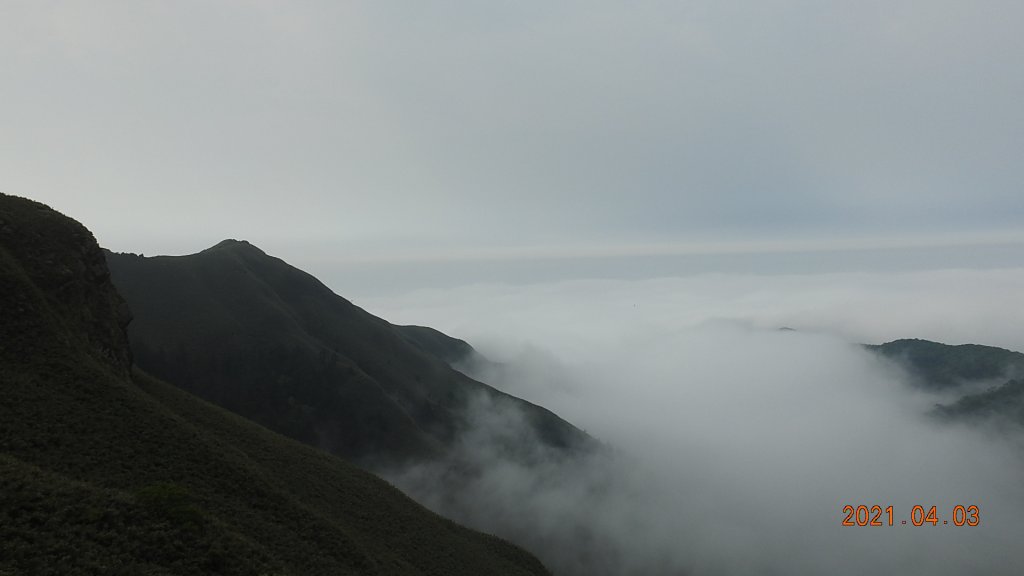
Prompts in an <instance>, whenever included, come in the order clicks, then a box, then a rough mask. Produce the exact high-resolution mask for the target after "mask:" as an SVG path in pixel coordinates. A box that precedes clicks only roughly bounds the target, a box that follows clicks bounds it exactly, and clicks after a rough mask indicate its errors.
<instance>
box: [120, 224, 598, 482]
mask: <svg viewBox="0 0 1024 576" xmlns="http://www.w3.org/2000/svg"><path fill="white" fill-rule="evenodd" d="M107 259H108V262H109V264H110V269H111V274H112V278H113V281H114V283H115V284H116V286H117V288H118V290H119V291H120V293H121V294H123V295H124V297H125V299H126V300H127V301H128V303H129V304H130V306H131V309H132V312H133V313H134V315H135V319H134V321H133V322H132V324H131V325H130V327H129V330H128V334H129V337H130V340H131V343H132V348H133V349H134V351H135V358H136V362H137V364H138V365H139V366H140V367H141V368H142V369H143V370H145V371H147V372H149V373H151V374H153V375H154V376H157V377H159V378H161V379H163V380H165V381H167V382H170V383H172V384H175V385H177V386H179V387H181V388H183V389H185V390H187V391H189V392H192V393H194V394H196V395H197V396H200V397H202V398H204V399H206V400H209V401H211V402H213V403H215V404H217V405H219V406H222V407H224V408H227V409H229V410H231V411H233V412H235V413H238V414H241V415H243V416H245V417H247V418H250V419H252V420H254V421H256V422H259V423H260V424H262V425H264V426H266V427H268V428H270V429H271V430H275V431H277V432H280V433H282V434H285V435H287V436H289V437H291V438H294V439H296V440H299V441H302V442H305V443H307V444H310V445H313V446H317V447H321V448H324V449H326V450H328V451H330V452H333V453H335V454H339V455H343V456H345V457H347V458H351V459H354V460H357V461H360V462H362V463H365V464H368V465H371V466H372V465H374V464H377V465H380V464H384V463H386V461H388V460H392V461H405V460H408V459H410V458H433V457H436V456H439V455H440V454H442V453H444V451H445V449H446V447H447V446H448V445H449V444H450V443H451V442H452V440H453V439H454V438H456V437H457V436H458V434H459V432H460V430H462V429H463V428H464V427H465V426H466V425H467V422H466V417H465V413H464V410H463V408H464V407H465V406H466V404H467V402H468V401H469V399H470V398H471V397H472V396H473V395H475V394H481V395H487V396H489V397H491V399H492V401H493V402H494V403H496V404H502V403H503V404H505V405H507V406H508V407H509V408H518V409H521V410H522V411H523V412H524V414H525V415H526V417H527V418H528V419H529V420H530V421H532V423H533V424H534V425H535V428H536V429H537V430H538V433H539V437H540V438H541V440H542V441H543V442H545V443H547V444H549V445H551V446H554V447H557V448H569V449H573V448H577V447H581V446H589V445H591V444H592V443H593V441H592V440H591V439H590V438H589V437H587V436H586V434H584V433H583V432H582V431H580V430H578V429H576V428H575V427H573V426H572V425H570V424H569V423H567V422H565V421H564V420H561V419H560V418H558V417H557V416H555V415H554V414H552V413H551V412H549V411H547V410H545V409H543V408H541V407H539V406H535V405H533V404H530V403H528V402H524V401H522V400H520V399H517V398H514V397H512V396H509V395H507V394H504V393H502V392H499V391H497V390H495V389H493V388H491V387H490V386H487V385H486V384H483V383H480V382H477V381H475V380H473V379H471V378H469V377H468V376H466V375H465V374H462V373H461V372H459V371H457V370H454V369H453V368H452V367H451V366H450V365H449V364H450V363H451V362H454V361H457V360H460V359H461V358H462V357H465V356H466V355H467V354H469V353H471V352H472V348H470V347H469V345H468V344H466V343H465V342H463V341H461V340H457V339H454V338H450V337H448V336H446V335H444V334H442V333H440V332H437V331H436V330H432V329H429V328H424V327H418V326H394V325H392V324H390V323H388V322H386V321H384V320H382V319H380V318H377V317H376V316H373V315H371V314H369V313H367V312H366V311H364V310H362V309H361V308H359V307H357V306H355V305H353V304H352V303H351V302H349V301H348V300H346V299H344V298H342V297H340V296H338V295H336V294H334V293H333V292H331V290H330V289H328V288H327V287H326V286H324V285H323V284H322V283H320V282H319V281H318V280H317V279H316V278H313V277H312V276H310V275H309V274H306V273H305V272H302V271H301V270H298V269H296V268H294V267H292V266H290V265H288V264H287V263H285V262H283V261H282V260H279V259H277V258H273V257H271V256H268V255H267V254H265V253H264V252H263V251H261V250H259V249H258V248H256V247H255V246H252V245H251V244H249V243H247V242H240V241H236V240H225V241H224V242H221V243H219V244H217V245H216V246H214V247H212V248H209V249H207V250H204V251H202V252H200V253H198V254H193V255H190V256H177V257H169V256H162V257H155V258H144V257H140V256H135V255H131V254H107Z"/></svg>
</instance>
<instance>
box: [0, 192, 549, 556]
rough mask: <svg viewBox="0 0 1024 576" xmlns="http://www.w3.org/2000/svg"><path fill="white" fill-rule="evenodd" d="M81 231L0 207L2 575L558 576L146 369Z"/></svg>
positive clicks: (11, 204) (8, 205)
mask: <svg viewBox="0 0 1024 576" xmlns="http://www.w3.org/2000/svg"><path fill="white" fill-rule="evenodd" d="M121 304H123V300H121V298H120V296H119V295H118V294H117V292H116V290H115V288H114V286H113V284H112V283H111V282H110V277H109V274H108V273H107V269H106V264H105V262H104V255H103V253H102V252H101V251H100V248H99V246H97V245H96V242H95V239H94V238H93V236H92V234H91V233H89V232H88V231H87V230H86V229H85V228H84V227H83V226H81V225H80V224H78V223H77V222H74V221H73V220H71V219H69V218H67V217H65V216H63V215H60V214H59V213H56V212H55V211H52V210H50V209H49V208H47V207H45V206H43V205H41V204H39V203H35V202H32V201H29V200H26V199H21V198H17V197H12V196H7V195H2V194H0V310H2V311H3V314H4V322H0V390H2V392H3V396H4V398H3V399H4V401H3V402H0V574H7V573H11V574H39V575H51V574H53V575H58V574H60V575H65V574H71V575H77V574H96V573H104V574H142V573H144V574H160V575H164V574H167V575H170V574H210V573H218V574H239V575H242V574H280V575H284V574H289V575H291V574H294V575H300V574H301V575H306V574H314V575H315V574H325V575H326V574H381V575H384V574H409V575H426V574H436V575H442V574H465V575H471V574H481V573H501V574H509V575H517V576H527V575H531V574H532V575H538V576H543V575H546V574H549V573H548V571H547V570H546V569H545V568H544V567H543V565H541V564H540V562H539V561H538V560H536V559H535V558H533V557H532V556H530V555H529V554H528V553H526V552H525V551H523V550H522V549H519V548H517V547H515V546H513V545H511V544H509V543H507V542H504V541H502V540H500V539H498V538H495V537H493V536H488V535H485V534H481V533H478V532H473V531H471V530H468V529H466V528H463V527H460V526H458V525H456V524H454V523H453V522H451V521H450V520H446V519H444V518H441V517H440V516H437V515H436V514H434V513H432V512H429V511H428V510H426V509H425V508H423V507H422V506H420V505H419V504H416V503H415V502H413V501H412V500H411V499H409V498H408V497H407V496H405V495H404V494H402V493H401V492H399V491H398V490H396V489H395V488H394V487H392V486H390V485H389V484H387V483H386V482H384V481H383V480H381V479H379V478H377V477H375V476H373V475H371V474H369V473H367V472H365V471H363V470H361V469H359V468H357V467H356V466H354V465H352V464H350V463H348V462H346V461H344V460H342V459H340V458H337V457H334V456H331V455H328V454H326V453H324V452H322V451H318V450H315V449H313V448H311V447H308V446H305V445H303V444H301V443H298V442H295V441H293V440H289V439H287V438H284V437H282V436H280V435H278V434H275V433H272V432H270V431H268V430H266V429H265V428H263V427H261V426H258V425H257V424H255V423H252V422H250V421H248V420H245V419H243V418H242V417H240V416H237V415H235V414H232V413H230V412H227V411H225V410H223V409H221V408H219V407H216V406H214V405H212V404H209V403H207V402H204V401H202V400H199V399H197V398H195V397H194V396H192V395H190V394H188V393H186V392H184V391H182V390H180V389H178V388H177V387H174V386H171V385H170V384H167V383H164V382H161V381H159V380H157V379H155V378H152V377H150V376H149V375H147V374H144V373H142V372H140V371H137V370H132V368H131V350H130V345H129V339H128V338H127V336H126V334H125V333H124V332H125V324H127V319H128V316H127V315H126V314H125V309H124V308H123V307H122V306H121Z"/></svg>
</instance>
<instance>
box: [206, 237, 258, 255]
mask: <svg viewBox="0 0 1024 576" xmlns="http://www.w3.org/2000/svg"><path fill="white" fill-rule="evenodd" d="M214 250H231V251H233V252H250V253H252V252H255V253H258V254H266V252H264V251H263V250H260V249H259V248H257V247H256V246H255V245H254V244H252V243H250V242H249V241H248V240H235V239H234V238H228V239H226V240H221V241H220V242H218V243H216V244H214V245H213V246H211V247H209V248H207V249H206V250H203V252H211V251H214Z"/></svg>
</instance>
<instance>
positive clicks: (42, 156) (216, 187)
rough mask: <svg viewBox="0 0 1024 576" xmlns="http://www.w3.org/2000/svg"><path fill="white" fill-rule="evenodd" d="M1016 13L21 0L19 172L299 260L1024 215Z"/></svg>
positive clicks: (854, 240) (868, 3) (2, 130)
mask: <svg viewBox="0 0 1024 576" xmlns="http://www.w3.org/2000/svg"><path fill="white" fill-rule="evenodd" d="M1022 27H1024V3H1021V2H1016V1H997V0H964V1H949V0H927V1H924V0H922V1H900V0H885V1H873V0H857V1H855V2H853V1H851V2H836V1H830V2H813V1H801V2H797V1H791V2H765V1H762V0H756V1H755V0H748V1H737V2H717V1H712V0H707V1H704V0H696V1H675V2H656V1H652V2H643V3H637V2H610V1H605V0H587V1H585V2H584V1H580V2H550V1H543V2H539V1H525V0H516V1H509V2H502V1H490V2H483V3H480V2H448V1H438V2H411V1H410V2H387V1H373V2H341V1H324V2H316V1H308V2H276V1H269V0H268V1H262V2H260V1H255V0H245V1H242V0H238V1H215V0H201V1H184V0H175V1H173V2H171V1H168V2H140V1H123V2H111V1H98V0H97V1H91V2H58V1H47V2H40V1H37V0H32V1H25V2H20V1H12V0H5V1H3V2H2V3H0V72H2V73H0V176H2V181H0V186H2V188H0V189H2V190H3V191H4V192H7V193H10V194H16V195H21V196H27V197H30V198H34V199H37V200H41V201H44V202H46V203H49V204H51V205H52V206H54V207H55V208H57V209H59V210H61V211H63V212H65V213H67V214H69V215H71V216H73V217H75V218H76V219H78V220H80V221H82V222H83V223H85V224H86V225H87V226H89V227H90V228H91V229H92V230H93V231H94V232H95V234H96V235H97V237H98V239H99V240H100V243H101V244H103V245H105V246H107V247H109V248H112V249H114V250H118V251H132V252H144V253H146V254H156V253H165V254H182V253H190V252H195V251H198V250H200V249H202V248H205V247H208V246H209V245H212V244H214V243H215V242H217V241H218V240H220V239H223V238H226V237H234V238H244V239H248V240H250V241H252V242H253V243H255V244H257V245H259V246H261V247H263V248H264V249H266V250H268V251H270V252H272V253H275V254H277V255H280V256H282V257H285V258H286V259H289V260H290V261H293V262H295V263H297V264H299V265H303V264H307V265H312V264H313V263H314V262H319V263H321V264H320V265H323V264H322V263H324V262H351V261H361V262H364V263H365V262H366V261H378V260H388V261H394V260H417V261H420V262H423V261H431V260H434V259H437V258H442V259H451V258H455V259H477V258H480V259H485V260H486V259H490V258H493V257H499V258H505V259H508V258H519V257H523V256H526V257H529V258H534V257H551V256H552V255H554V256H559V257H563V256H566V255H568V256H576V255H587V256H594V255H606V254H610V255H620V256H621V255H622V254H623V253H625V254H642V253H654V254H661V253H666V252H668V253H675V252H683V253H687V252H693V251H697V252H700V251H701V250H703V248H704V247H710V248H709V250H710V251H711V252H712V253H719V252H722V251H725V252H737V251H739V252H742V251H744V250H746V249H747V248H752V249H753V251H755V252H757V251H758V249H757V247H758V246H776V247H781V248H779V250H781V251H788V250H791V249H797V250H799V249H803V248H806V247H820V246H830V245H839V246H842V247H845V248H844V249H849V248H851V247H852V248H858V247H861V246H862V245H872V246H873V245H878V244H881V245H884V246H888V245H898V246H902V245H904V244H910V245H916V244H921V243H923V244H927V245H932V244H946V243H953V244H957V243H966V244H970V245H976V244H979V243H980V244H998V243H1003V244H1005V243H1006V242H1011V243H1014V242H1019V241H1020V239H1021V236H1022V235H1021V226H1020V223H1021V222H1022V219H1024V193H1022V192H1024V191H1022V190H1021V182H1024V162H1022V161H1021V152H1022V151H1024V106H1021V102H1024V72H1022V68H1021V65H1020V61H1021V56H1022V55H1024V35H1022V34H1020V30H1021V29H1022ZM1008 264H1014V263H1012V262H1010V263H1008ZM1016 264H1019V263H1016ZM315 267H316V266H314V268H315Z"/></svg>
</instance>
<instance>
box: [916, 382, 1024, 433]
mask: <svg viewBox="0 0 1024 576" xmlns="http://www.w3.org/2000/svg"><path fill="white" fill-rule="evenodd" d="M935 412H936V414H938V415H940V416H946V417H950V418H959V419H965V420H975V421H978V420H984V419H995V420H1000V421H1003V422H1015V423H1017V424H1024V380H1010V381H1009V382H1007V383H1005V384H1002V385H1000V386H996V387H994V388H991V389H989V390H986V391H984V392H979V393H977V394H968V395H965V396H963V397H961V398H960V399H959V400H957V401H956V402H953V403H952V404H948V405H945V406H937V407H936V409H935Z"/></svg>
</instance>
